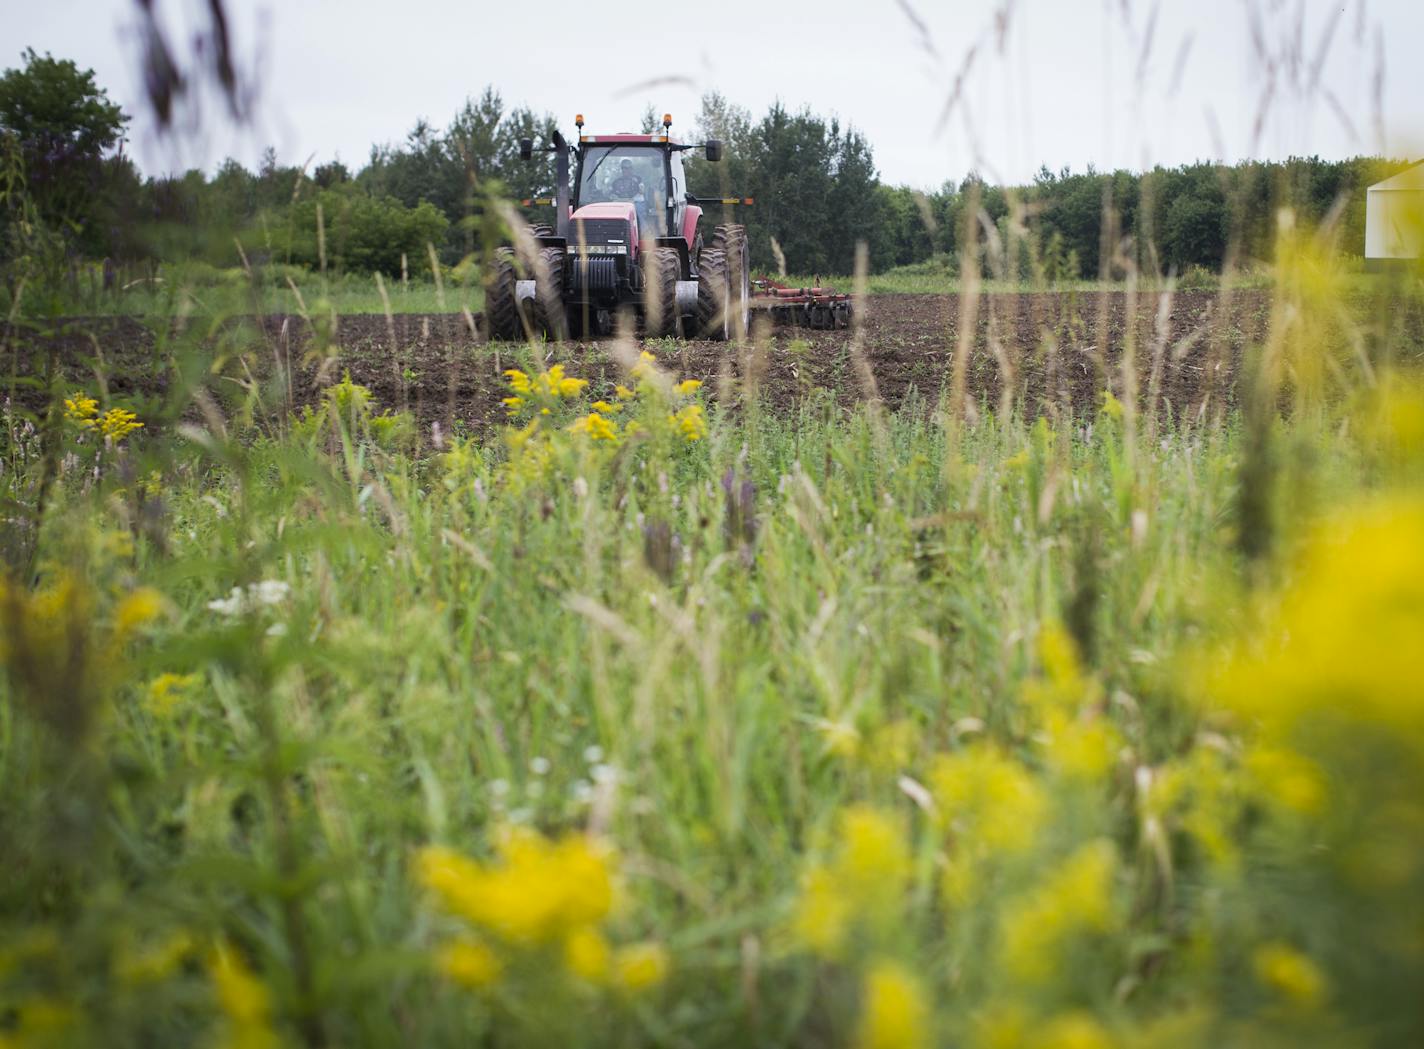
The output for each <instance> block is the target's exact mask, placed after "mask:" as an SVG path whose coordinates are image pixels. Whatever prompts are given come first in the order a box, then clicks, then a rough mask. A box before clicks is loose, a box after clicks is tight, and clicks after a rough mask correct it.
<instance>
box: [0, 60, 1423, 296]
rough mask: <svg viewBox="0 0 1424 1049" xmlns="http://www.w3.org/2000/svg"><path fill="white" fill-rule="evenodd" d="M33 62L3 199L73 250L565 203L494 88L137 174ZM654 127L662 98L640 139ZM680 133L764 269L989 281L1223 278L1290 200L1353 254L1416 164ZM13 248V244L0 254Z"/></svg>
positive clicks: (420, 257) (238, 249) (244, 255)
mask: <svg viewBox="0 0 1424 1049" xmlns="http://www.w3.org/2000/svg"><path fill="white" fill-rule="evenodd" d="M24 58H25V66H24V68H22V69H10V70H7V71H6V72H5V73H4V75H3V76H0V179H3V181H0V195H3V196H4V199H5V200H13V199H15V198H16V187H18V186H21V185H23V186H24V187H25V188H26V193H27V195H28V197H29V199H32V200H33V201H34V204H35V207H36V209H37V213H38V217H39V218H40V219H41V220H42V221H44V222H46V223H48V224H49V226H50V227H51V228H52V229H53V230H55V231H57V234H58V236H60V237H61V238H62V239H63V241H64V243H65V245H66V248H67V250H68V251H70V252H71V253H72V254H74V255H77V256H81V257H87V258H93V259H98V258H109V259H114V260H118V261H135V260H145V259H150V260H158V261H191V260H203V261H206V262H208V263H211V264H212V265H215V266H231V265H234V264H235V263H237V262H238V261H239V258H240V259H241V260H243V261H246V262H248V263H251V262H253V261H256V262H264V261H266V262H282V263H289V264H295V265H300V266H307V267H311V268H318V267H320V268H328V267H331V268H335V269H337V270H343V271H352V272H374V271H380V272H384V273H386V274H388V275H392V276H394V275H398V274H399V273H400V272H401V271H402V269H403V268H404V267H410V268H412V269H415V270H419V269H423V268H425V267H426V266H427V265H428V260H427V258H426V256H427V252H428V248H427V245H433V246H434V248H435V249H436V252H437V254H438V255H439V257H440V259H441V261H443V262H444V263H446V264H453V263H457V262H459V261H460V260H462V259H469V258H476V257H479V255H480V253H481V252H482V251H483V250H485V249H487V248H489V247H491V246H492V245H493V243H495V242H496V241H498V240H500V239H502V238H503V237H505V236H506V235H507V234H506V232H505V231H504V230H503V228H502V222H501V220H500V219H499V216H498V209H497V207H496V202H497V201H501V200H505V199H508V198H511V197H512V198H521V197H525V196H543V195H548V194H549V193H551V191H552V185H553V177H554V176H553V162H552V158H551V157H550V156H549V155H548V154H547V153H536V154H535V159H534V160H533V161H532V162H526V161H522V160H520V159H519V141H520V140H521V139H523V138H531V139H534V140H535V141H536V142H540V143H544V142H547V141H548V140H549V137H550V135H551V134H552V132H553V131H554V129H555V128H556V127H558V126H559V125H558V121H556V120H555V118H554V117H553V116H552V115H551V114H548V113H536V112H534V111H533V110H531V109H529V108H527V107H523V106H514V107H509V106H506V104H505V102H504V100H503V99H502V97H501V96H500V94H499V93H498V92H497V91H496V90H495V89H494V88H492V87H489V88H486V89H485V90H484V92H483V93H482V94H480V95H479V96H478V97H472V98H470V99H469V100H468V101H466V103H465V104H464V105H463V106H462V107H461V108H460V110H459V111H458V112H456V113H455V114H454V115H453V116H452V117H451V119H450V120H449V121H448V122H447V123H446V124H445V125H444V126H443V127H436V126H434V125H432V124H431V123H429V122H428V121H426V120H424V119H422V120H418V121H417V122H416V123H415V125H414V127H413V128H412V129H411V131H410V133H409V134H408V135H407V136H406V137H405V139H404V140H403V141H401V142H399V143H394V144H388V145H381V146H377V147H374V148H373V149H372V150H371V153H370V155H369V157H368V158H367V160H366V162H365V163H364V164H363V165H361V166H360V167H359V168H357V169H355V170H352V169H350V168H348V167H347V166H346V165H345V164H343V163H341V162H340V161H336V160H332V161H327V162H324V163H321V164H318V165H316V166H314V167H309V166H307V165H299V164H293V163H283V162H282V161H281V160H279V158H278V157H277V156H276V154H275V153H274V152H273V151H271V150H268V152H267V154H266V156H265V157H264V158H263V160H262V162H261V164H259V166H258V167H257V170H255V171H252V170H248V169H247V168H245V167H244V166H243V165H241V164H239V163H238V162H237V161H235V160H227V161H226V162H224V163H223V164H222V165H221V166H220V167H218V169H217V170H216V171H215V172H213V173H211V174H208V173H206V172H203V171H199V170H192V171H188V172H186V173H185V174H182V175H176V176H168V175H164V176H153V177H143V176H142V175H141V174H140V172H139V171H138V170H137V168H136V167H135V166H134V164H133V163H132V161H131V160H130V159H129V158H128V157H127V155H125V154H124V153H123V151H122V135H123V130H124V126H125V123H126V120H127V118H126V117H125V115H124V114H123V113H122V112H121V110H120V108H119V107H118V106H117V105H115V104H113V103H112V102H111V101H110V100H109V99H108V96H107V93H106V92H105V91H104V90H103V88H102V87H100V86H98V85H97V84H96V83H95V81H94V77H93V73H92V71H81V70H79V69H78V68H77V67H76V66H75V65H74V63H72V62H67V61H64V60H58V59H54V58H52V57H51V56H49V55H44V56H40V55H37V54H35V52H33V51H27V52H26V53H25V55H24ZM658 122H659V121H658V116H657V111H656V110H654V109H653V108H651V107H649V109H648V111H647V113H646V115H645V117H644V121H643V130H652V129H653V128H654V127H655V126H656V125H657V124H658ZM676 130H677V129H676V128H675V129H674V131H675V133H676ZM688 131H689V132H690V134H689V135H688V137H689V138H691V139H693V140H694V141H703V140H705V139H707V138H717V139H720V140H722V142H723V143H724V160H723V161H722V162H721V163H717V164H713V163H709V162H707V161H706V160H705V159H701V158H700V155H698V154H694V153H689V154H688V155H687V156H688V163H687V171H688V187H689V190H690V191H691V192H693V193H694V194H697V195H699V196H711V197H723V196H733V195H735V196H738V197H752V198H754V200H755V204H754V205H753V206H751V207H723V206H721V205H715V206H713V207H712V209H711V210H712V214H711V215H710V216H709V218H710V219H711V220H712V221H739V222H742V223H743V224H745V225H746V226H747V229H748V234H749V240H750V244H751V251H752V263H753V265H754V267H756V268H758V269H761V270H766V271H773V272H774V271H776V270H778V269H783V268H784V269H785V270H786V271H788V272H790V273H793V274H802V275H812V274H817V273H848V272H851V271H852V270H853V269H854V267H855V264H856V262H855V258H856V249H857V244H858V243H860V242H864V243H865V244H866V245H867V249H868V264H869V267H870V269H871V270H872V271H873V272H878V271H884V270H887V269H892V268H894V267H898V266H907V265H914V264H924V263H930V262H937V263H939V264H941V265H942V266H943V267H944V269H945V270H946V271H953V270H954V269H955V268H956V267H957V265H958V262H959V260H960V258H961V257H962V256H963V254H964V251H965V249H966V248H972V250H974V251H975V252H977V253H979V254H980V256H981V258H980V264H981V265H982V266H983V267H984V268H985V269H987V270H988V271H990V272H994V273H998V274H1000V275H1004V276H1009V277H1012V278H1020V279H1021V278H1028V277H1038V278H1043V279H1047V280H1061V279H1075V278H1099V277H1106V278H1112V277H1117V276H1121V275H1122V274H1123V273H1125V272H1126V271H1127V270H1128V269H1130V268H1135V269H1136V270H1137V271H1139V272H1145V273H1169V272H1175V273H1183V272H1186V271H1188V270H1191V269H1192V268H1194V267H1200V268H1203V269H1206V270H1210V271H1218V270H1220V268H1221V267H1222V266H1223V264H1224V263H1226V262H1228V261H1229V262H1230V263H1232V264H1234V265H1250V264H1252V263H1253V262H1259V261H1265V260H1268V259H1269V258H1270V255H1271V251H1272V243H1273V233H1274V229H1275V222H1276V213H1277V210H1278V209H1279V207H1280V206H1282V205H1283V204H1285V203H1289V204H1290V205H1291V206H1293V207H1294V208H1295V209H1296V212H1297V215H1298V216H1299V217H1300V218H1302V219H1303V220H1304V221H1306V222H1319V221H1321V220H1323V219H1325V217H1326V216H1327V215H1329V214H1331V213H1332V211H1334V210H1335V209H1337V208H1338V209H1340V212H1339V214H1338V216H1337V217H1338V221H1339V223H1340V225H1339V229H1340V244H1341V245H1342V247H1343V249H1344V250H1345V251H1347V252H1351V253H1355V254H1361V253H1362V252H1363V243H1364V196H1365V194H1364V188H1365V186H1367V185H1369V184H1371V183H1372V182H1374V181H1377V180H1378V179H1381V178H1384V177H1387V176H1388V175H1390V174H1393V173H1394V172H1395V171H1397V170H1400V169H1401V168H1402V167H1403V166H1404V165H1403V164H1401V163H1399V162H1392V161H1385V160H1381V159H1378V158H1369V157H1356V158H1353V159H1349V160H1341V161H1327V160H1322V159H1320V158H1318V157H1306V158H1292V159H1290V160H1287V161H1284V162H1268V161H1250V162H1245V163H1241V164H1237V165H1232V166H1226V165H1221V164H1213V163H1197V164H1189V165H1182V166H1179V167H1173V168H1164V167H1157V168H1153V169H1152V170H1151V171H1147V172H1141V173H1135V172H1128V171H1122V170H1118V171H1112V172H1099V171H1095V170H1093V169H1091V168H1090V169H1089V170H1087V171H1085V172H1076V173H1075V172H1072V171H1069V170H1068V169H1063V170H1061V171H1058V172H1053V171H1050V170H1049V169H1048V168H1046V167H1045V168H1043V169H1041V170H1040V171H1039V173H1038V175H1037V176H1036V177H1035V178H1034V179H1033V181H1032V182H1031V183H1029V184H1027V185H1021V186H993V185H989V184H987V183H986V182H984V181H983V180H982V179H980V178H979V177H978V176H976V175H974V174H971V175H969V176H968V177H966V178H964V179H963V180H961V181H959V182H957V183H956V182H946V183H945V184H944V185H942V186H941V187H939V188H938V189H935V190H932V191H921V190H916V189H912V188H910V187H906V186H894V185H889V184H887V183H885V182H882V181H881V179H880V177H879V173H878V171H877V169H876V166H875V158H874V150H873V148H872V146H871V144H870V142H869V141H868V140H867V139H866V138H865V136H864V135H863V134H862V133H861V132H860V131H859V130H857V129H856V128H854V127H851V126H848V125H845V124H843V123H842V122H840V121H839V120H838V119H836V118H835V117H830V118H827V117H824V116H821V115H820V114H817V113H815V112H813V111H811V110H810V109H809V108H802V109H799V110H793V109H790V108H788V107H786V106H785V105H783V104H782V103H781V102H779V101H778V102H775V103H773V104H772V105H771V106H770V107H769V108H768V109H767V110H766V112H765V113H764V114H763V115H762V116H761V117H760V118H754V117H753V115H752V114H751V112H750V111H748V110H746V109H744V108H742V107H740V106H736V105H734V104H732V103H730V102H728V100H726V99H725V98H724V97H722V96H721V95H719V94H716V93H711V94H708V95H707V96H705V97H704V98H703V100H702V103H701V108H700V110H699V112H698V113H697V115H696V118H695V120H694V121H693V122H692V126H691V127H690V128H688ZM6 206H7V207H10V205H6ZM526 217H528V218H529V219H530V220H531V221H538V220H541V219H542V220H547V218H548V212H547V211H539V210H526ZM13 253H14V249H13V247H12V246H11V247H6V246H5V245H3V244H0V260H3V258H4V257H8V256H9V255H13Z"/></svg>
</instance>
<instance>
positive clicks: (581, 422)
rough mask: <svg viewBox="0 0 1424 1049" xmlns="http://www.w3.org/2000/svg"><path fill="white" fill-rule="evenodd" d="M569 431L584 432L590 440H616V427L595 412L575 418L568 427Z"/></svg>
mask: <svg viewBox="0 0 1424 1049" xmlns="http://www.w3.org/2000/svg"><path fill="white" fill-rule="evenodd" d="M569 432H570V433H581V434H585V435H587V436H588V438H589V440H591V441H616V440H618V427H617V426H616V425H615V424H614V423H613V422H612V421H610V420H608V419H605V418H604V417H603V416H601V415H599V414H598V413H597V412H590V413H589V414H588V415H585V416H584V417H583V418H581V419H577V420H575V421H574V424H573V425H572V426H570V427H569Z"/></svg>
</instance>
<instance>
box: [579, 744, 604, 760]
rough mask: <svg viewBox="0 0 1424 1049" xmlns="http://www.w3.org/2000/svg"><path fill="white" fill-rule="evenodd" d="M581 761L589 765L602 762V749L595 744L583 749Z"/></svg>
mask: <svg viewBox="0 0 1424 1049" xmlns="http://www.w3.org/2000/svg"><path fill="white" fill-rule="evenodd" d="M583 760H584V761H586V762H588V763H589V764H590V765H597V764H598V763H599V762H600V761H602V760H603V748H602V747H600V746H599V745H598V744H597V743H594V744H593V745H592V746H588V747H585V748H584V751H583Z"/></svg>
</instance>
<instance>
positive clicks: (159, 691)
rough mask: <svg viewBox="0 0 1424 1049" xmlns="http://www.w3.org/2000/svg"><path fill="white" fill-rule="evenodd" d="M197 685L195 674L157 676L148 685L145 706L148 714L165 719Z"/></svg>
mask: <svg viewBox="0 0 1424 1049" xmlns="http://www.w3.org/2000/svg"><path fill="white" fill-rule="evenodd" d="M197 683H198V675H197V674H167V673H165V674H159V675H158V676H157V677H156V678H154V679H153V680H152V681H150V682H149V683H148V697H147V703H146V705H147V707H148V709H149V711H150V713H152V714H153V715H154V716H156V717H160V718H163V717H167V716H168V715H169V714H171V713H173V708H174V707H175V706H177V705H178V701H179V700H181V699H183V698H185V697H186V696H187V694H188V692H189V690H190V689H192V688H193V686H195V685H196V684H197Z"/></svg>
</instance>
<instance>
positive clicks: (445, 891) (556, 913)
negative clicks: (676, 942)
mask: <svg viewBox="0 0 1424 1049" xmlns="http://www.w3.org/2000/svg"><path fill="white" fill-rule="evenodd" d="M417 874H418V877H419V879H420V881H421V883H422V884H423V885H425V887H426V888H427V889H429V890H430V891H431V892H432V893H433V894H434V896H435V897H436V899H437V900H438V901H439V902H440V904H441V906H442V908H443V909H444V910H446V911H447V912H449V913H450V914H452V915H454V916H455V917H458V918H459V919H461V920H462V921H463V922H464V923H465V924H466V925H467V926H469V928H470V931H471V933H472V934H473V935H469V936H463V937H461V938H459V939H455V940H452V941H449V942H447V943H445V944H443V945H442V946H441V947H440V948H439V949H438V951H437V953H436V964H437V966H438V967H439V969H440V970H441V971H442V972H443V973H444V974H445V975H446V976H447V977H449V978H450V979H451V980H454V981H455V982H457V983H460V984H462V985H464V986H467V987H475V988H480V987H488V986H490V985H492V984H494V983H496V982H497V981H498V980H499V979H500V977H501V975H502V974H503V973H504V972H505V970H506V968H507V967H508V966H510V965H511V964H518V963H528V962H531V961H534V962H537V961H538V960H539V959H545V960H548V961H556V962H557V963H558V964H559V965H560V966H561V967H562V968H563V970H564V971H565V972H566V973H568V974H569V975H570V976H571V977H573V978H575V979H576V980H577V981H580V982H582V983H584V984H588V985H592V986H597V987H605V988H610V989H615V990H621V991H625V992H636V991H641V990H645V989H647V988H649V987H652V986H654V985H656V984H658V983H661V982H662V980H663V979H664V977H665V976H666V973H667V956H666V953H665V951H664V950H663V949H662V948H661V947H660V946H658V945H656V944H651V943H643V944H633V945H628V946H622V947H616V948H615V947H613V946H612V945H611V944H610V943H609V942H608V940H607V938H606V936H605V931H604V928H605V926H606V924H607V923H608V921H609V920H610V918H611V917H612V916H613V913H614V909H615V905H616V903H617V899H618V887H617V879H616V870H615V865H614V859H613V855H612V853H611V852H610V850H608V849H607V848H605V847H604V846H603V845H602V844H600V843H599V842H597V841H596V840H593V839H591V838H588V837H585V836H580V835H568V836H566V837H563V838H559V839H556V840H552V839H549V838H545V837H544V836H542V835H540V834H537V833H535V832H533V831H528V830H511V831H508V832H507V833H505V834H504V836H503V837H502V839H501V840H500V843H499V850H498V855H497V857H496V859H495V860H494V861H493V862H490V863H481V862H479V861H477V860H473V859H470V858H469V857H467V856H463V855H461V854H460V853H457V852H455V851H453V850H451V849H447V848H442V847H439V846H432V847H430V848H426V849H424V850H423V851H422V852H421V853H420V856H419V858H418V860H417Z"/></svg>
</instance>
